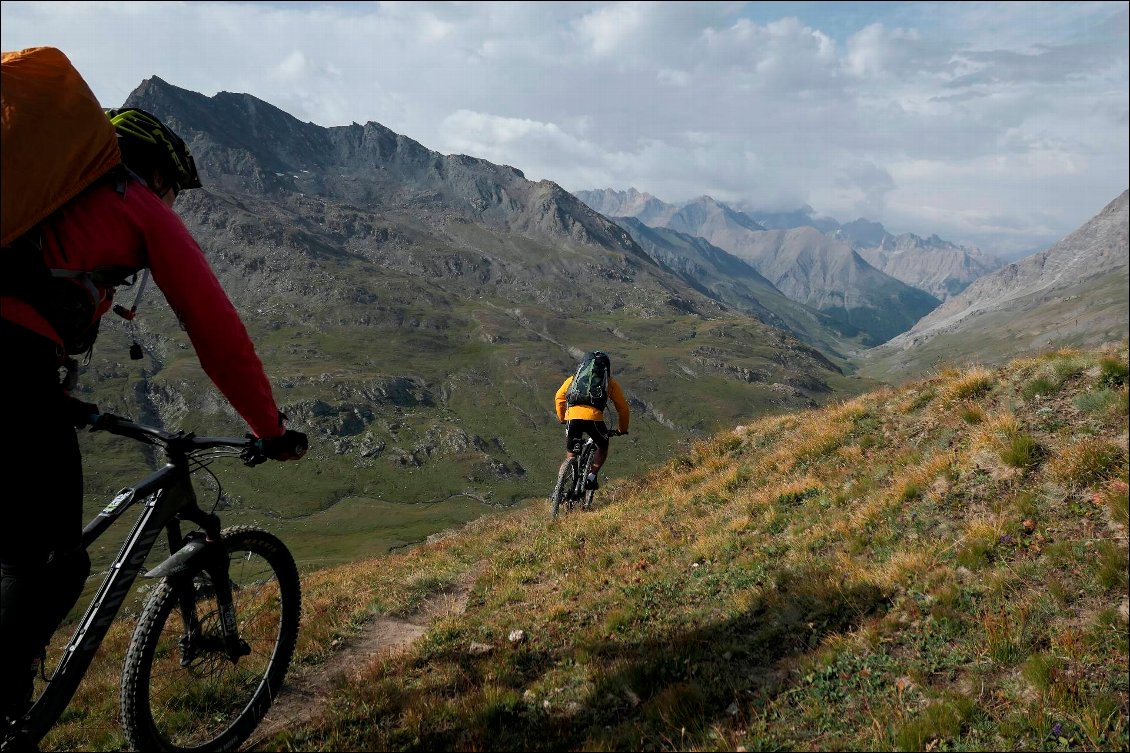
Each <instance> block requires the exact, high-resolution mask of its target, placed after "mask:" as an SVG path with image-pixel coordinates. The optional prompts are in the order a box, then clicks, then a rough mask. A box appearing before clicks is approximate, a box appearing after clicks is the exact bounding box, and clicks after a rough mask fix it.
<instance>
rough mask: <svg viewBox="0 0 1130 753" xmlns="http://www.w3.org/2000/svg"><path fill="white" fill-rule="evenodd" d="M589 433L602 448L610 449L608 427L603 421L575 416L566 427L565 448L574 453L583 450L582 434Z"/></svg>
mask: <svg viewBox="0 0 1130 753" xmlns="http://www.w3.org/2000/svg"><path fill="white" fill-rule="evenodd" d="M584 434H588V435H589V436H590V437H592V441H594V442H596V446H597V447H599V448H600V449H601V450H604V451H607V450H608V427H607V426H605V425H604V422H603V421H587V420H585V419H581V418H574V419H572V420H571V421H569V423H568V424H567V425H566V427H565V449H566V450H568V451H569V452H572V453H573V454H576V453H578V452H580V451H581V443H582V439H583V437H582V435H584Z"/></svg>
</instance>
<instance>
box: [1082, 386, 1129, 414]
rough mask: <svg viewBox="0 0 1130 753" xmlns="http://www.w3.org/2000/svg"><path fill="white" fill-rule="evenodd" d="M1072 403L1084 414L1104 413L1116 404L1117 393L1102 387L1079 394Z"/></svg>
mask: <svg viewBox="0 0 1130 753" xmlns="http://www.w3.org/2000/svg"><path fill="white" fill-rule="evenodd" d="M1072 402H1074V404H1075V407H1076V408H1078V409H1079V410H1081V411H1083V412H1084V413H1105V412H1106V411H1108V410H1110V409H1111V408H1113V407H1114V406H1115V405H1117V404H1118V391H1117V390H1113V389H1111V388H1109V387H1103V388H1102V389H1097V390H1093V391H1091V392H1084V393H1082V394H1079V395H1077V396H1076V397H1075V400H1073V401H1072Z"/></svg>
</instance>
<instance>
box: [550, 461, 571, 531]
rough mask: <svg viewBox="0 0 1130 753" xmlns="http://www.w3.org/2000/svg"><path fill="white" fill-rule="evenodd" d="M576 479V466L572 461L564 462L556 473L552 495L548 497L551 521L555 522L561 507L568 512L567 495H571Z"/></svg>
mask: <svg viewBox="0 0 1130 753" xmlns="http://www.w3.org/2000/svg"><path fill="white" fill-rule="evenodd" d="M576 479H577V466H576V462H575V461H573V460H566V461H565V462H564V463H562V464H561V470H559V471H558V472H557V485H556V486H554V487H553V494H552V496H550V502H551V508H550V511H549V516H550V519H551V520H557V516H558V515H559V514H560V513H561V506H562V505H564V506H565V511H566V512H568V510H569V507H571V503H570V502H569V495H570V494H572V493H573V485H574V484H575V483H576Z"/></svg>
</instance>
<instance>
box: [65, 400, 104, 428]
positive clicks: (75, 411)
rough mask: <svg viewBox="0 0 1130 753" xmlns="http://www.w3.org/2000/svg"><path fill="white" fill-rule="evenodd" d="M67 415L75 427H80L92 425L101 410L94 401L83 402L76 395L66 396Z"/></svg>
mask: <svg viewBox="0 0 1130 753" xmlns="http://www.w3.org/2000/svg"><path fill="white" fill-rule="evenodd" d="M67 415H69V416H70V418H71V423H72V424H74V427H75V428H76V429H82V428H85V427H87V426H93V425H94V422H95V421H97V420H98V416H100V415H101V411H99V410H98V406H97V405H95V404H94V403H84V402H83V401H82V400H79V399H78V398H77V397H68V398H67Z"/></svg>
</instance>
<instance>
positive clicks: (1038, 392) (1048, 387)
mask: <svg viewBox="0 0 1130 753" xmlns="http://www.w3.org/2000/svg"><path fill="white" fill-rule="evenodd" d="M1059 387H1060V385H1059V383H1058V382H1056V381H1054V380H1052V379H1050V378H1048V377H1046V376H1038V377H1036V378H1035V379H1033V380H1031V381H1030V382H1028V383H1027V384H1025V385H1024V386H1023V387H1022V388H1021V390H1020V394H1021V395H1023V396H1024V399H1025V400H1033V399H1035V398H1038V397H1044V396H1046V395H1052V394H1055V393H1056V392H1058V391H1059Z"/></svg>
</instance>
